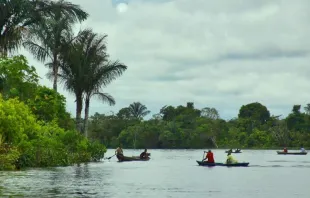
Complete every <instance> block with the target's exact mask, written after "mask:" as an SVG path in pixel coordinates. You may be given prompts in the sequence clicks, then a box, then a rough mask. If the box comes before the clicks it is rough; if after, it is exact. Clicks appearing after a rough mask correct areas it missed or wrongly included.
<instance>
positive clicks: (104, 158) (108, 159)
mask: <svg viewBox="0 0 310 198" xmlns="http://www.w3.org/2000/svg"><path fill="white" fill-rule="evenodd" d="M114 156H115V154H114V155H112V156H111V157H106V158H104V159H108V160H109V159H111V158H112V157H114Z"/></svg>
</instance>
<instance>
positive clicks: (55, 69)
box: [53, 54, 58, 91]
mask: <svg viewBox="0 0 310 198" xmlns="http://www.w3.org/2000/svg"><path fill="white" fill-rule="evenodd" d="M53 59H54V61H53V72H54V82H53V89H54V90H55V91H57V81H58V61H57V54H54V56H53Z"/></svg>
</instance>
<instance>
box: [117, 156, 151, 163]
mask: <svg viewBox="0 0 310 198" xmlns="http://www.w3.org/2000/svg"><path fill="white" fill-rule="evenodd" d="M150 159H151V158H149V157H147V158H143V159H141V158H140V156H132V157H127V156H124V158H123V159H121V160H118V161H119V162H132V161H149V160H150Z"/></svg>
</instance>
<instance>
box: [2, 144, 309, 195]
mask: <svg viewBox="0 0 310 198" xmlns="http://www.w3.org/2000/svg"><path fill="white" fill-rule="evenodd" d="M113 152H114V151H113V150H108V152H107V153H106V157H109V156H112V155H113ZM140 152H142V151H141V150H124V154H125V155H127V156H132V155H139V153H140ZM148 152H151V160H150V161H148V162H123V163H119V162H117V159H116V158H115V157H114V158H111V159H110V160H102V162H97V163H89V164H83V165H80V166H70V167H59V168H45V169H29V170H25V171H16V172H7V171H4V172H0V197H6V196H13V197H15V196H20V197H44V198H45V197H120V198H123V197H126V198H138V197H143V198H145V197H147V198H151V197H154V198H164V197H173V198H201V197H208V198H209V197H210V198H212V197H214V198H295V197H296V198H309V197H310V186H309V183H310V155H305V156H294V155H287V156H284V155H277V154H276V151H271V150H268V151H257V150H244V151H243V153H241V154H233V155H234V157H235V158H236V159H237V160H238V161H239V162H242V161H247V162H250V166H249V167H230V168H228V167H201V166H198V165H197V163H196V160H201V158H202V156H203V150H149V151H148ZM213 152H214V155H215V160H216V161H217V162H224V161H225V159H226V154H225V153H224V150H213Z"/></svg>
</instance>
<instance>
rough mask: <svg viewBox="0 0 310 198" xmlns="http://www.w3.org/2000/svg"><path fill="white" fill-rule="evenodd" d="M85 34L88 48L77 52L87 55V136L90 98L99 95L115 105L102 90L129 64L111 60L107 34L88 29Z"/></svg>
mask: <svg viewBox="0 0 310 198" xmlns="http://www.w3.org/2000/svg"><path fill="white" fill-rule="evenodd" d="M84 36H85V37H86V38H87V39H86V42H85V41H84V40H83V43H80V44H81V45H84V46H85V47H86V46H87V47H86V49H87V50H85V51H83V54H76V56H83V57H87V59H86V60H85V62H84V64H83V66H84V67H85V70H84V71H87V73H84V82H85V83H84V93H85V110H84V113H85V116H84V133H85V135H86V137H87V128H88V117H89V105H90V99H91V97H93V96H97V97H98V98H99V99H100V100H101V101H102V102H107V103H108V104H109V105H115V100H114V98H113V97H112V96H111V95H109V94H108V93H103V92H101V89H102V88H103V87H106V86H107V85H108V84H109V83H111V82H112V81H113V80H115V79H116V78H117V77H119V76H121V75H122V74H123V72H124V71H125V70H126V69H127V66H126V65H124V64H122V63H119V62H118V61H114V62H113V61H109V60H108V59H109V56H108V54H107V53H106V43H105V38H106V37H107V35H98V34H96V33H93V32H92V31H86V32H85V34H84Z"/></svg>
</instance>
